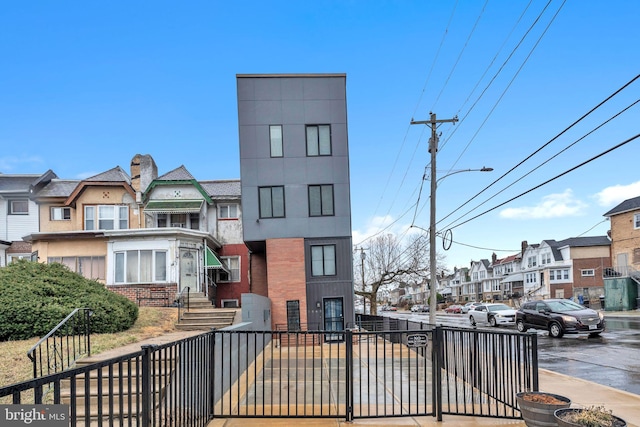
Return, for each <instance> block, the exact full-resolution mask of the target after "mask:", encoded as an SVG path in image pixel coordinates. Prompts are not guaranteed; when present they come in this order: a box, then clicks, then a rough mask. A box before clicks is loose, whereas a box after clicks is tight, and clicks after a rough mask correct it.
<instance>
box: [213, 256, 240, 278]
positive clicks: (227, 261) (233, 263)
mask: <svg viewBox="0 0 640 427" xmlns="http://www.w3.org/2000/svg"><path fill="white" fill-rule="evenodd" d="M220 261H222V262H223V263H224V265H225V266H226V267H227V270H229V272H228V273H227V272H226V271H224V270H219V271H218V281H220V282H239V281H240V257H221V258H220Z"/></svg>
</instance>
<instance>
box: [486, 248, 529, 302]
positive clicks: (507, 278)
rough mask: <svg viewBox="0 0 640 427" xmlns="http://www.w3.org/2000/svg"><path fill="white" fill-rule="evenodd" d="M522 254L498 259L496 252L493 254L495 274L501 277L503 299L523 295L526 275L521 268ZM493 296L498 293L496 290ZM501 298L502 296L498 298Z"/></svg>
mask: <svg viewBox="0 0 640 427" xmlns="http://www.w3.org/2000/svg"><path fill="white" fill-rule="evenodd" d="M521 264H522V256H521V254H520V253H517V254H513V255H509V256H506V257H504V258H500V259H498V258H497V256H496V254H493V256H492V265H493V276H494V277H496V278H499V279H500V292H498V294H499V293H502V299H504V300H506V299H510V298H519V297H520V296H522V295H523V291H524V284H523V279H524V276H523V274H522V272H521V271H520V270H521ZM493 295H494V296H493V298H494V299H496V298H495V295H496V293H495V292H494V294H493ZM497 299H500V298H497Z"/></svg>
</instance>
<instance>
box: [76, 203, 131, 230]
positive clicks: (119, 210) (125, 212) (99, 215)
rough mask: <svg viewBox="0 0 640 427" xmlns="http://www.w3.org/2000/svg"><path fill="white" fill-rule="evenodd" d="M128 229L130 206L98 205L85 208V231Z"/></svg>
mask: <svg viewBox="0 0 640 427" xmlns="http://www.w3.org/2000/svg"><path fill="white" fill-rule="evenodd" d="M96 225H97V226H96ZM127 228H129V207H128V206H116V205H97V206H85V207H84V229H85V230H126V229H127Z"/></svg>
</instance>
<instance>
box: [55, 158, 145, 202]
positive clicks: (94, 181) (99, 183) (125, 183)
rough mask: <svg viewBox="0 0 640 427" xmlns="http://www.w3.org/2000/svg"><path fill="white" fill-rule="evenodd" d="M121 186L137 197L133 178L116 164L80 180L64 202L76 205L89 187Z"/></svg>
mask: <svg viewBox="0 0 640 427" xmlns="http://www.w3.org/2000/svg"><path fill="white" fill-rule="evenodd" d="M119 186H122V187H124V189H125V190H126V191H127V192H128V193H129V194H130V195H131V197H133V198H134V199H135V197H136V193H135V191H134V190H133V187H131V178H130V177H129V175H127V173H126V172H125V171H124V170H123V169H122V168H121V167H120V166H116V167H115V168H113V169H109V170H108V171H106V172H102V173H99V174H98V175H94V176H92V177H89V178H87V179H84V180H82V181H80V183H79V184H78V185H77V186H76V188H75V189H74V190H73V191H72V192H71V194H70V195H69V197H68V198H67V200H65V202H64V204H65V205H67V206H73V205H75V203H76V200H77V199H78V197H79V196H80V194H82V192H83V191H84V189H85V188H87V187H119Z"/></svg>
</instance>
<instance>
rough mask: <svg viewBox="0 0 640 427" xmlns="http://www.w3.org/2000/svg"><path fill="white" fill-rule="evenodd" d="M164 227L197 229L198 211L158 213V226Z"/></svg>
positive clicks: (198, 225) (198, 223) (198, 222)
mask: <svg viewBox="0 0 640 427" xmlns="http://www.w3.org/2000/svg"><path fill="white" fill-rule="evenodd" d="M166 227H177V228H188V229H190V230H199V229H200V214H199V213H198V212H190V213H188V214H158V228H166Z"/></svg>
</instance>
